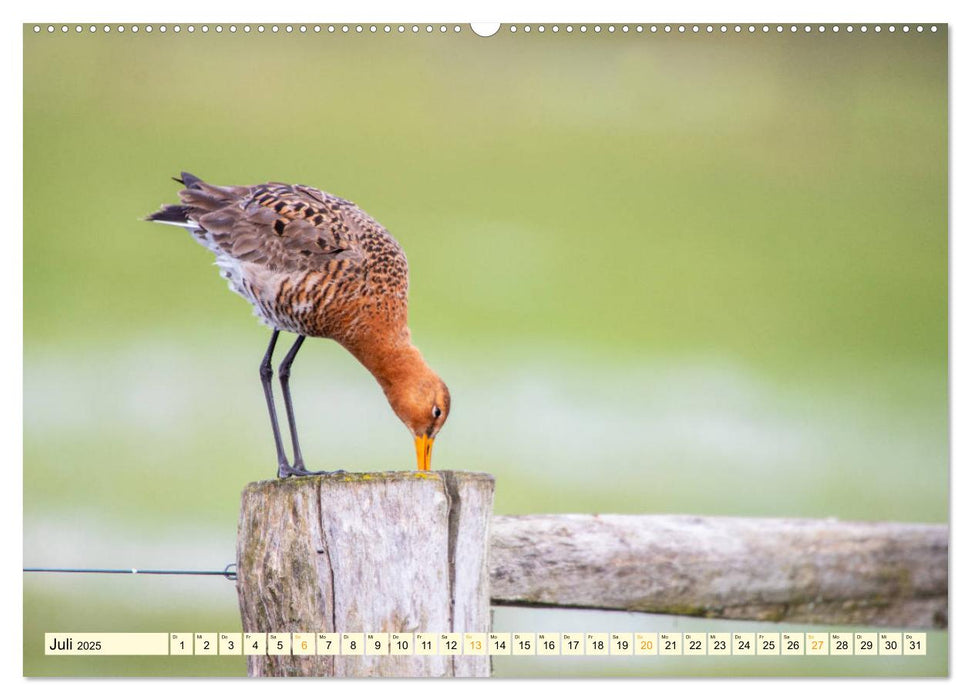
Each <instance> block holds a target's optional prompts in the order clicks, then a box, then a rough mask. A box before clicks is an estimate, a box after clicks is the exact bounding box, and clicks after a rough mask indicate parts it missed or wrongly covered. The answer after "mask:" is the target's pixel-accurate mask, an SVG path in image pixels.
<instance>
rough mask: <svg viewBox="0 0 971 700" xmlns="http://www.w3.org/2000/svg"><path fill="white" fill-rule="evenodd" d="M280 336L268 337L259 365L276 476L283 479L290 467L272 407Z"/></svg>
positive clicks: (276, 333) (274, 333)
mask: <svg viewBox="0 0 971 700" xmlns="http://www.w3.org/2000/svg"><path fill="white" fill-rule="evenodd" d="M279 336H280V331H278V330H276V329H274V331H273V335H271V336H270V345H269V347H267V348H266V355H264V356H263V362H262V363H261V364H260V381H261V382H262V383H263V395H264V396H266V407H267V409H268V410H269V411H270V425H271V426H273V441H274V443H275V444H276V461H277V476H279V477H281V478H282V477H284V476H289V475H290V471H291V469H290V465H289V463H288V462H287V454H286V452H284V451H283V440H282V439H281V438H280V425H279V423H277V420H276V407H274V405H273V384H272V381H273V365H272V364H270V363H271V362H272V361H273V349H274V348H275V347H276V339H277V338H278V337H279Z"/></svg>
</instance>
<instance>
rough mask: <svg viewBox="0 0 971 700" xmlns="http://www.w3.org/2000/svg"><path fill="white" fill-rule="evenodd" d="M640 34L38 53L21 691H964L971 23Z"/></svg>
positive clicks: (265, 42)
mask: <svg viewBox="0 0 971 700" xmlns="http://www.w3.org/2000/svg"><path fill="white" fill-rule="evenodd" d="M874 12H878V8H874ZM264 14H265V15H267V16H269V15H270V14H272V8H269V9H268V10H267V11H266V12H265V13H264ZM317 14H318V15H320V16H318V17H310V16H308V17H306V19H307V20H325V19H327V18H326V17H325V15H326V14H327V10H326V8H324V7H322V8H319V12H318V13H317ZM407 14H408V13H407V12H400V13H396V17H397V16H398V15H400V16H401V17H404V16H405V15H407ZM628 14H629V15H630V14H639V15H642V17H641V19H640V20H638V21H626V22H618V21H606V20H608V19H609V18H604V19H605V21H599V22H598V21H591V22H563V21H559V22H557V21H530V22H521V21H520V22H497V23H492V24H488V23H483V24H470V23H468V22H467V21H460V22H456V21H451V22H442V21H429V19H430V18H429V17H425V18H423V19H422V21H407V22H406V21H401V20H400V19H399V21H387V22H377V21H374V22H363V21H362V22H346V21H345V22H341V21H332V22H327V21H306V22H293V21H291V22H272V21H268V22H250V23H247V22H239V21H233V17H231V16H229V15H227V16H226V17H225V21H206V22H185V21H183V22H177V21H171V22H161V23H156V22H152V23H148V22H135V23H132V22H116V21H106V20H105V18H104V17H99V18H97V19H98V21H93V19H92V20H84V15H85V12H84V10H83V9H79V10H78V11H77V12H75V13H74V15H73V19H72V18H64V20H68V19H71V20H72V21H58V22H53V21H46V22H39V21H36V22H30V21H28V22H27V23H25V24H24V25H23V27H22V40H23V352H24V362H23V393H24V408H23V411H24V432H23V445H24V451H23V529H24V540H23V567H24V573H23V610H24V613H23V635H22V647H23V674H24V675H25V676H30V677H80V676H85V677H87V676H98V677H115V676H138V677H142V676H145V677H159V676H176V677H185V676H220V677H222V676H247V675H249V676H317V677H479V678H485V677H490V678H496V679H498V678H513V677H515V678H580V677H584V678H615V677H639V678H648V677H737V676H747V677H750V676H773V677H847V676H850V677H908V678H909V677H942V676H947V675H948V674H949V665H948V658H949V638H948V624H949V614H948V612H949V591H948V561H949V548H948V543H949V538H950V535H949V528H948V522H949V509H948V499H949V492H948V479H949V473H948V455H949V442H948V440H949V437H948V435H949V433H948V424H949V410H948V282H949V280H948V255H949V251H948V203H949V199H948V192H949V189H948V187H949V183H948V168H949V161H948V51H949V44H948V36H949V26H948V24H947V23H946V22H936V23H935V22H906V23H899V22H888V21H880V20H881V17H879V16H875V17H873V18H872V19H873V21H868V22H852V23H831V22H824V21H813V22H806V21H803V22H800V23H791V22H790V23H770V22H765V21H762V22H754V21H746V22H728V21H719V22H688V23H677V22H675V23H671V22H658V21H651V18H650V16H649V15H650V14H651V11H650V8H649V7H647V6H645V7H642V8H640V9H639V10H637V11H636V12H632V13H628ZM720 14H722V15H729V14H731V12H730V10H728V9H726V10H725V11H724V12H721V13H720ZM812 14H813V13H812V12H809V13H808V14H807V15H806V17H807V18H810V19H811V16H812ZM388 19H389V20H390V19H394V18H392V17H389V18H388ZM431 19H433V18H431ZM635 19H636V18H635ZM713 19H714V18H713ZM749 19H751V18H750V17H749ZM883 19H887V18H883ZM891 19H892V18H891ZM930 19H934V17H930ZM938 19H940V17H938ZM298 351H299V355H298ZM402 428H404V430H403V429H402Z"/></svg>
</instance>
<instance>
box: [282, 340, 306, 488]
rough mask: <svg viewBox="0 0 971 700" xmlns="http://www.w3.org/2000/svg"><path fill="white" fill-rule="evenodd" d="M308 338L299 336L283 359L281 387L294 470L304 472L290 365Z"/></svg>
mask: <svg viewBox="0 0 971 700" xmlns="http://www.w3.org/2000/svg"><path fill="white" fill-rule="evenodd" d="M306 338H307V336H305V335H300V336H297V342H295V343H294V344H293V347H292V348H290V352H288V353H287V356H286V357H284V358H283V362H281V363H280V386H281V387H282V388H283V405H284V406H285V407H286V409H287V422H288V423H289V424H290V437H291V438H293V468H294V469H295V470H303V469H305V467H304V466H303V454H302V453H301V452H300V441H299V440H298V439H297V422H296V419H295V418H294V417H293V400H292V399H291V398H290V365H292V364H293V360H294V358H296V356H297V351H298V350H300V346H301V345H303V341H304V340H306Z"/></svg>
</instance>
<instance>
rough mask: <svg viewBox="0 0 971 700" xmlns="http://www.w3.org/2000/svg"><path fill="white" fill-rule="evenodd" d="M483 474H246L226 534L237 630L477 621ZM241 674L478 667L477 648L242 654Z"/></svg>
mask: <svg viewBox="0 0 971 700" xmlns="http://www.w3.org/2000/svg"><path fill="white" fill-rule="evenodd" d="M493 491H494V481H493V478H492V476H491V475H489V474H477V473H469V472H450V471H435V472H379V473H347V474H329V475H322V476H315V477H305V478H296V479H286V480H274V481H262V482H257V483H253V484H250V485H248V486H247V487H246V489H245V490H244V491H243V496H242V507H241V510H240V516H239V532H238V540H237V583H236V587H237V592H238V594H239V607H240V612H241V614H242V619H243V631H244V632H338V633H343V632H365V633H367V632H459V633H464V632H488V631H489V619H490V617H489V615H490V613H489V572H488V559H487V549H488V542H489V523H490V518H491V515H492V500H493ZM248 667H249V674H250V675H251V676H351V677H359V676H381V677H392V676H403V677H438V676H464V677H483V676H488V675H489V670H490V663H489V656H487V655H483V656H465V655H461V656H443V655H435V656H424V655H420V654H413V655H408V656H395V655H383V656H378V655H373V656H348V655H339V656H324V655H317V656H299V655H283V656H275V655H256V656H249V657H248Z"/></svg>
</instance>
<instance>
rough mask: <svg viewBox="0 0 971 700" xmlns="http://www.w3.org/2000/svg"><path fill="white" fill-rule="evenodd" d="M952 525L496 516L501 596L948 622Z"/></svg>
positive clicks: (717, 614)
mask: <svg viewBox="0 0 971 700" xmlns="http://www.w3.org/2000/svg"><path fill="white" fill-rule="evenodd" d="M947 562H948V531H947V527H946V526H944V525H921V524H910V523H892V522H874V523H870V522H867V523H863V522H845V521H838V520H794V519H775V518H713V517H694V516H678V515H524V516H495V517H494V518H493V520H492V536H491V549H490V565H489V569H490V581H491V585H492V594H491V595H492V602H493V604H495V605H545V606H554V607H576V608H600V609H608V610H632V611H641V612H653V613H667V614H676V615H697V616H703V617H713V618H733V619H740V620H771V621H778V622H782V621H785V622H804V623H821V624H840V625H874V626H886V627H898V628H929V627H946V626H947V590H948V588H947V572H948V567H947Z"/></svg>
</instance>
